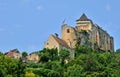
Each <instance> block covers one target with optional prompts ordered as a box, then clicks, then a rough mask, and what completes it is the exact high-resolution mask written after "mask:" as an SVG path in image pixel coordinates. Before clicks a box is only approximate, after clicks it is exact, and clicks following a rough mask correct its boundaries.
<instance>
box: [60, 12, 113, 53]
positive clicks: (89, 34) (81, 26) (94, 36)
mask: <svg viewBox="0 0 120 77" xmlns="http://www.w3.org/2000/svg"><path fill="white" fill-rule="evenodd" d="M62 40H64V41H65V42H66V43H67V44H68V46H69V47H70V48H71V49H74V48H75V45H76V44H80V45H87V46H89V47H92V48H93V49H99V50H102V51H111V52H112V51H114V39H113V37H111V36H110V35H109V34H108V33H107V32H106V31H105V30H103V29H102V28H100V27H99V26H98V25H97V24H93V22H92V20H90V19H88V18H87V16H86V15H85V14H83V15H82V16H81V17H80V18H79V19H78V20H76V26H75V27H71V26H68V25H67V24H63V25H62Z"/></svg>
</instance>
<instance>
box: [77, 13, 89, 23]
mask: <svg viewBox="0 0 120 77" xmlns="http://www.w3.org/2000/svg"><path fill="white" fill-rule="evenodd" d="M89 20H90V19H88V18H87V16H86V15H85V13H83V14H82V16H81V17H80V18H79V19H78V20H77V21H89Z"/></svg>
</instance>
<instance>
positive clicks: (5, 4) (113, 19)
mask: <svg viewBox="0 0 120 77" xmlns="http://www.w3.org/2000/svg"><path fill="white" fill-rule="evenodd" d="M119 3H120V1H119V0H74V1H73V0H0V51H2V52H7V51H9V50H11V49H14V48H17V49H18V50H20V51H21V52H22V51H27V52H28V53H30V52H33V51H37V50H41V49H42V48H43V45H44V42H45V41H46V40H47V38H48V37H49V35H50V34H54V33H58V34H59V36H60V37H61V25H62V22H63V20H64V19H66V21H65V23H67V24H68V25H70V26H73V27H75V26H76V20H77V19H78V18H79V17H80V16H81V15H82V13H85V14H86V15H87V16H88V18H90V19H92V21H93V22H94V23H96V24H98V25H99V26H100V27H102V28H103V29H104V30H106V31H107V32H108V33H109V34H110V35H112V36H113V37H114V40H115V41H114V42H115V49H118V48H120V40H119V38H120V33H119V29H120V26H119V23H120V19H119V18H120V10H119V7H120V4H119Z"/></svg>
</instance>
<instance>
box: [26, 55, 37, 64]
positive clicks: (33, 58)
mask: <svg viewBox="0 0 120 77" xmlns="http://www.w3.org/2000/svg"><path fill="white" fill-rule="evenodd" d="M27 60H28V61H33V62H35V63H37V62H38V61H39V55H38V54H35V53H33V54H30V55H29V56H27Z"/></svg>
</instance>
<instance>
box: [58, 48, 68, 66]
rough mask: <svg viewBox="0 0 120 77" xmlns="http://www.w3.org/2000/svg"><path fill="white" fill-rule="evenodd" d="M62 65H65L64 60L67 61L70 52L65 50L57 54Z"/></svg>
mask: <svg viewBox="0 0 120 77" xmlns="http://www.w3.org/2000/svg"><path fill="white" fill-rule="evenodd" d="M59 56H60V59H61V63H62V65H64V64H65V60H69V58H70V57H69V56H70V52H69V51H68V50H66V49H61V50H60V52H59Z"/></svg>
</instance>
